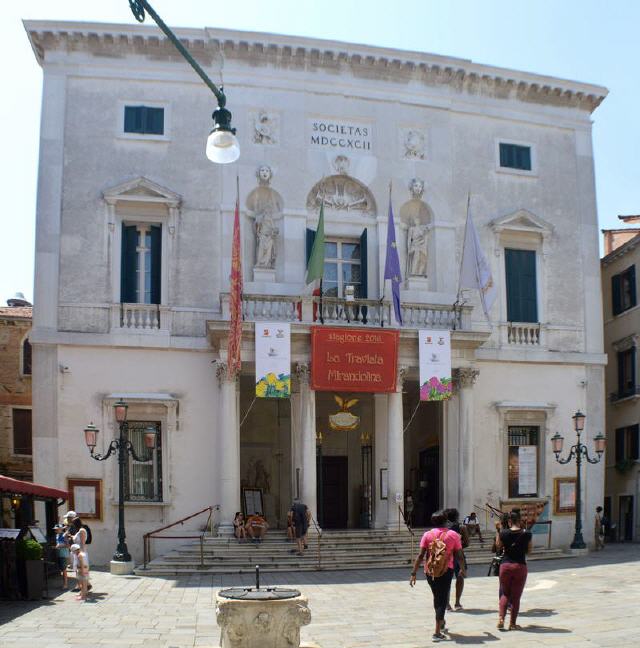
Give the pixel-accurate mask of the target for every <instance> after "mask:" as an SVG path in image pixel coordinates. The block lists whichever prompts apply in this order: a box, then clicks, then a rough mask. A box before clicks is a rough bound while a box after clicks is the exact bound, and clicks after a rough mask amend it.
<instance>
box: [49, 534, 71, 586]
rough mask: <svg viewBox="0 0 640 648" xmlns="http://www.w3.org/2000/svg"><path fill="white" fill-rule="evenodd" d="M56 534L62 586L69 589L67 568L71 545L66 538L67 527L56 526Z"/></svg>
mask: <svg viewBox="0 0 640 648" xmlns="http://www.w3.org/2000/svg"><path fill="white" fill-rule="evenodd" d="M53 530H54V531H55V532H56V550H57V552H58V567H59V568H60V575H61V576H62V586H63V587H64V588H65V589H69V579H68V577H67V567H68V566H69V545H68V544H67V540H66V537H65V526H64V525H63V524H56V525H55V526H54V527H53Z"/></svg>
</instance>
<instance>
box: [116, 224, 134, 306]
mask: <svg viewBox="0 0 640 648" xmlns="http://www.w3.org/2000/svg"><path fill="white" fill-rule="evenodd" d="M137 245H138V232H137V230H136V226H135V225H125V224H124V223H123V224H122V254H121V257H120V301H121V302H122V303H124V304H134V303H135V302H136V279H137V277H136V260H137V254H138V253H137V250H136V248H137Z"/></svg>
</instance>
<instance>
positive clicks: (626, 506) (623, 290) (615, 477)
mask: <svg viewBox="0 0 640 648" xmlns="http://www.w3.org/2000/svg"><path fill="white" fill-rule="evenodd" d="M620 218H621V220H623V221H624V222H625V224H628V225H634V224H635V225H636V227H626V228H620V229H614V230H603V233H604V252H605V256H604V257H603V259H602V296H603V307H604V344H605V351H606V352H607V356H608V358H609V363H608V365H607V368H606V372H605V385H606V392H607V396H608V398H607V412H606V421H607V426H606V430H607V443H608V445H609V453H608V455H607V456H608V460H607V466H606V480H605V497H604V508H605V514H606V516H607V517H608V518H609V520H610V522H611V524H612V525H615V527H616V531H615V537H616V538H617V539H619V540H622V541H632V540H637V539H638V538H640V516H639V515H638V512H639V511H640V509H639V508H638V500H639V498H640V469H639V466H640V462H639V461H638V460H639V459H640V452H639V443H640V425H639V424H640V402H639V400H638V399H639V398H640V388H638V382H637V381H638V379H637V375H638V370H637V367H638V359H637V351H636V349H637V346H638V332H639V331H640V314H639V312H638V299H637V288H636V267H637V266H638V264H639V263H640V228H639V227H637V224H638V223H640V217H638V216H621V217H620Z"/></svg>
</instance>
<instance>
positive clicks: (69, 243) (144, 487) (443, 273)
mask: <svg viewBox="0 0 640 648" xmlns="http://www.w3.org/2000/svg"><path fill="white" fill-rule="evenodd" d="M25 27H26V30H27V34H28V37H29V39H30V42H31V44H32V47H33V51H34V54H35V57H36V60H37V62H38V63H39V64H40V65H41V67H42V70H43V83H44V85H43V109H42V126H41V142H40V146H41V149H40V178H39V187H38V206H37V242H36V286H35V291H36V298H35V302H36V308H35V313H34V329H33V333H32V344H33V347H34V381H35V384H36V390H35V394H34V407H35V418H34V422H35V426H34V430H35V431H34V464H35V476H36V479H37V480H38V481H40V482H42V483H47V484H51V485H57V486H59V487H61V488H66V487H67V486H68V485H69V480H85V481H86V480H93V482H92V483H93V484H94V491H95V488H97V489H98V490H99V491H100V493H101V502H102V507H101V508H102V510H101V511H97V510H96V511H94V514H95V515H96V519H95V520H94V521H93V522H92V529H93V535H94V544H93V546H92V560H94V561H97V562H106V561H107V560H108V557H109V555H110V553H111V551H112V550H113V545H114V537H113V528H114V525H115V519H116V517H115V514H116V508H115V502H116V499H117V479H116V477H117V472H116V471H117V466H116V462H115V461H114V460H109V461H105V462H100V463H99V462H96V461H93V460H92V459H91V458H90V456H89V453H88V450H87V448H86V447H85V444H84V440H83V428H84V427H85V425H86V424H87V423H88V422H89V421H93V422H94V424H95V425H97V426H98V428H99V429H100V434H99V437H98V447H97V448H96V451H104V449H105V448H106V447H107V445H108V442H109V440H110V439H111V438H112V437H113V435H114V434H115V425H114V423H115V421H114V414H113V405H114V403H115V402H116V401H117V400H119V399H120V398H123V399H125V400H126V402H127V403H128V405H129V414H128V417H129V420H130V422H131V425H130V431H129V434H130V440H131V442H132V444H133V446H134V447H135V448H136V449H137V450H138V451H139V452H140V453H141V454H142V453H143V451H145V450H144V437H145V433H146V432H147V431H148V430H149V428H151V429H153V430H155V431H156V432H157V437H158V443H157V446H156V449H155V450H153V451H152V452H150V454H145V455H144V457H142V458H143V459H144V460H143V461H140V462H138V461H135V460H133V459H131V460H130V461H129V463H128V465H127V466H126V480H125V485H126V499H127V505H126V516H127V532H128V540H129V544H130V548H131V549H132V550H133V553H134V555H135V556H136V558H137V559H139V558H140V555H141V547H142V541H141V537H142V534H143V533H144V532H147V531H150V530H152V529H154V528H157V527H161V526H163V525H164V524H167V523H169V522H172V521H175V520H178V519H180V518H182V517H185V516H187V515H190V514H191V513H194V512H195V511H198V510H200V509H202V508H204V507H206V506H208V505H212V506H218V507H219V510H217V511H216V523H217V524H219V525H220V528H221V530H222V531H223V532H224V531H226V530H227V529H228V528H229V525H230V523H231V520H232V519H233V516H234V514H235V512H236V511H239V510H241V509H243V508H245V509H246V508H249V509H250V508H253V507H254V506H256V505H257V502H258V500H256V499H255V497H258V496H260V497H261V498H262V503H261V504H260V506H262V507H263V510H264V512H265V514H266V516H267V518H268V520H269V523H270V525H271V527H272V529H275V528H283V527H284V526H285V525H286V513H287V510H288V508H289V506H290V504H291V500H292V498H294V497H296V496H299V497H301V498H302V499H303V500H304V501H305V502H306V503H307V504H308V505H309V507H310V509H311V511H312V512H313V515H314V517H315V518H316V519H318V521H319V523H320V525H321V526H323V527H325V528H328V529H329V528H354V527H376V528H396V527H397V524H398V503H400V504H402V501H403V497H404V495H405V494H406V493H407V491H411V493H412V495H413V498H414V501H415V509H414V523H415V524H416V525H418V526H422V525H424V524H426V523H427V522H428V520H429V516H430V513H431V512H432V511H433V510H434V509H436V508H438V507H441V506H457V507H458V508H460V509H461V511H462V512H463V513H464V514H467V513H469V512H470V511H472V510H476V507H479V508H480V509H481V508H482V507H484V506H485V504H486V503H490V504H491V505H493V506H513V505H516V504H529V503H536V502H537V503H541V504H544V503H545V502H548V504H547V506H546V508H545V512H544V514H543V515H544V516H546V517H547V518H548V519H550V520H552V523H553V543H554V544H556V545H559V546H565V545H568V544H569V542H570V540H571V537H572V533H573V513H572V512H571V510H570V509H571V491H570V489H569V490H567V488H566V486H565V487H563V490H562V502H559V501H558V485H559V484H560V483H562V484H565V485H566V484H567V483H570V481H571V477H572V475H574V474H575V472H574V471H575V469H574V468H573V467H572V466H560V465H559V464H558V463H556V461H555V460H554V458H553V455H552V453H551V451H550V448H549V444H548V439H549V438H550V436H551V435H553V434H554V433H555V432H556V431H557V430H560V431H562V430H569V429H570V428H571V416H572V414H573V413H574V411H575V410H576V409H577V408H580V409H582V410H583V411H584V412H585V413H586V414H587V436H588V437H589V438H591V437H592V436H593V435H594V434H595V433H596V432H597V431H600V430H602V429H603V427H604V398H603V393H604V391H603V390H604V380H603V376H604V374H603V370H604V365H605V360H606V359H605V355H604V353H603V342H602V317H601V312H602V301H601V290H600V285H601V280H600V265H599V254H598V229H597V214H596V202H595V190H594V167H593V154H592V146H591V119H592V113H593V111H594V110H595V109H596V108H597V107H598V105H599V104H600V102H601V101H602V100H603V99H604V97H605V96H606V90H605V89H604V88H602V87H598V86H593V85H589V84H585V83H578V82H574V81H566V80H562V79H555V78H550V77H545V76H540V75H535V74H530V73H527V72H519V71H514V70H508V69H499V68H495V67H490V66H484V65H479V64H476V63H473V62H472V61H469V60H462V59H455V58H450V57H444V56H436V55H430V54H424V53H421V52H407V51H399V50H390V49H384V48H376V47H369V46H364V45H355V44H350V43H341V42H333V41H320V40H314V39H308V38H297V37H289V36H280V35H273V34H260V33H248V32H239V31H223V30H216V29H208V28H206V29H179V30H177V33H178V36H179V38H180V39H181V41H182V42H183V43H184V44H185V46H186V47H187V48H188V50H189V51H190V52H191V54H192V55H193V56H194V57H196V58H197V59H198V60H199V61H200V63H201V64H202V65H203V66H204V68H205V69H206V70H207V72H208V73H209V74H210V75H211V76H212V78H216V79H217V78H219V77H220V74H221V73H222V71H224V79H225V91H226V93H227V98H228V103H227V107H228V108H229V109H230V110H231V111H232V112H233V123H234V125H235V126H236V127H237V129H238V137H239V140H240V145H241V150H242V153H241V157H240V160H239V161H238V163H237V164H234V165H230V166H215V165H212V164H211V163H210V162H209V161H208V160H207V159H206V158H205V156H204V145H205V139H206V136H207V134H208V130H209V128H210V117H209V115H210V114H211V111H212V110H213V108H214V107H215V102H214V101H213V97H212V95H211V94H210V92H209V90H208V89H207V88H206V87H205V86H204V85H203V84H202V83H201V81H200V80H199V79H198V77H196V76H195V75H194V74H193V71H192V70H191V69H190V68H189V67H188V66H187V65H186V64H185V63H184V62H183V61H182V60H181V59H180V58H179V57H178V56H177V55H176V53H175V51H174V50H173V48H172V45H171V44H170V43H169V42H168V41H167V40H166V39H165V38H164V37H163V36H162V35H161V34H160V32H159V31H158V30H156V29H155V28H152V27H146V26H141V25H104V24H88V23H65V22H40V21H27V22H26V23H25ZM236 177H238V178H239V187H240V190H239V191H240V196H239V199H240V218H241V233H242V245H243V249H242V257H243V278H244V295H243V300H242V307H243V314H244V321H243V328H242V359H243V360H242V371H241V373H240V374H239V375H238V374H236V373H235V372H233V371H230V369H229V366H228V364H227V349H228V342H229V340H228V338H229V280H228V277H229V271H230V262H231V238H232V226H233V214H234V208H235V201H236ZM390 183H391V186H392V188H391V191H390ZM390 195H391V200H392V205H393V209H394V213H395V219H396V230H397V247H398V250H399V253H400V265H401V271H402V288H401V295H400V297H401V309H402V316H403V324H402V326H399V325H398V324H397V322H396V320H395V318H394V315H393V307H392V305H391V295H390V292H389V286H388V283H389V282H387V286H386V289H385V282H384V279H383V275H384V263H385V252H386V237H387V224H388V211H389V196H390ZM468 196H470V197H471V207H470V208H471V214H472V217H473V220H474V223H475V226H476V228H477V230H478V232H479V239H480V244H481V247H482V249H483V251H484V253H485V255H486V256H487V258H488V260H489V264H490V266H491V271H492V276H493V282H494V284H495V286H496V288H497V291H498V297H497V299H496V301H495V302H494V304H493V306H492V308H491V310H490V313H489V315H490V320H491V321H490V323H489V322H488V321H487V319H486V318H485V316H484V313H483V310H482V308H481V307H480V302H479V298H478V294H477V292H474V291H466V292H464V293H463V294H462V295H460V296H459V295H458V276H459V266H460V259H461V253H462V243H463V239H464V230H465V220H466V212H467V204H468ZM321 204H323V206H324V216H325V235H326V245H325V265H324V277H323V293H324V294H323V299H322V302H321V301H320V298H319V296H317V295H312V294H311V291H310V289H309V287H307V286H306V284H305V270H306V264H307V256H308V254H309V252H310V249H311V246H312V244H313V240H314V236H315V230H316V228H317V224H318V215H319V208H320V205H321ZM458 297H461V298H460V299H458ZM261 322H276V323H277V322H286V323H289V324H290V325H291V367H290V369H291V376H292V383H293V393H292V396H291V398H290V399H264V398H257V399H256V398H255V395H256V385H255V382H256V376H255V367H254V362H255V356H254V341H255V335H256V331H260V323H261ZM314 327H336V329H337V330H338V331H340V332H341V333H340V335H342V336H343V339H344V340H347V343H348V336H345V335H344V334H345V332H349V331H351V332H353V333H357V332H358V330H359V333H358V334H362V335H369V336H371V338H370V339H371V340H372V343H373V342H375V341H376V339H377V337H376V331H380V330H388V329H392V330H398V331H399V348H398V351H397V360H396V363H395V365H394V367H393V371H394V374H395V375H396V376H397V380H396V381H395V383H394V385H393V389H392V391H391V392H384V393H380V392H378V393H373V392H371V393H367V392H359V393H357V394H349V393H348V392H347V393H345V392H344V391H340V392H339V393H336V392H334V391H333V390H331V389H330V388H329V389H328V390H327V391H320V390H314V389H313V388H312V387H313V382H312V381H310V379H309V375H310V371H312V369H313V363H314V361H318V356H317V355H316V356H315V358H314V351H313V350H312V348H311V343H310V340H311V332H312V330H314ZM421 329H429V330H435V331H437V330H445V329H448V330H450V331H451V343H452V364H453V377H454V394H453V396H452V398H451V399H450V400H448V401H439V402H424V403H420V401H419V390H418V387H419V383H418V331H419V330H421ZM363 331H364V332H363ZM335 396H339V397H340V398H341V399H342V401H341V402H342V403H345V402H346V401H345V399H347V401H351V400H353V396H356V397H357V398H358V402H357V403H356V404H352V405H351V406H350V407H349V408H348V409H349V412H350V413H351V415H352V416H354V417H359V425H358V427H357V429H356V428H354V429H351V430H346V429H342V430H335V429H331V428H330V426H329V416H330V415H334V414H335V413H336V412H337V411H338V410H339V409H340V407H341V406H340V405H339V404H338V401H337V400H336V399H335ZM145 452H146V451H145ZM603 475H604V467H603V465H598V466H589V472H588V476H587V479H586V480H585V481H584V493H583V500H582V501H583V502H584V506H585V510H586V511H591V510H593V509H594V508H595V506H596V504H598V503H600V502H602V497H603V482H604V477H603ZM559 479H560V480H564V481H561V482H559V481H558V480H559ZM567 480H568V481H567ZM74 483H77V482H74ZM95 484H97V486H95ZM78 492H79V494H80V493H84V494H86V492H87V491H78ZM89 492H91V491H89ZM567 493H568V495H567ZM84 505H85V506H90V507H91V506H92V503H91V502H89V503H88V504H87V502H84ZM249 512H251V511H249ZM483 515H484V514H483V513H480V517H481V518H483Z"/></svg>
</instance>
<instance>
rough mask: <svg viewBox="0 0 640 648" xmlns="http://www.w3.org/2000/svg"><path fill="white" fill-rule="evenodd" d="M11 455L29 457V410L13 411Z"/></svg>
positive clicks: (30, 451)
mask: <svg viewBox="0 0 640 648" xmlns="http://www.w3.org/2000/svg"><path fill="white" fill-rule="evenodd" d="M13 454H16V455H31V454H32V447H31V410H30V409H14V410H13Z"/></svg>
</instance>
